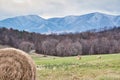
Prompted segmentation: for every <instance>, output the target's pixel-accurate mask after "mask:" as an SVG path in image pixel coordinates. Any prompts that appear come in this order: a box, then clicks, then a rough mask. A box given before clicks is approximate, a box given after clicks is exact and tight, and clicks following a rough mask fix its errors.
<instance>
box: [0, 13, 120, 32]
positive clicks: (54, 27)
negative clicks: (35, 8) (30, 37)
mask: <svg viewBox="0 0 120 80" xmlns="http://www.w3.org/2000/svg"><path fill="white" fill-rule="evenodd" d="M0 26H1V27H7V28H13V29H18V30H26V31H29V32H37V33H62V32H73V33H74V32H82V31H87V30H92V29H101V28H104V27H113V26H120V16H119V15H118V16H115V15H107V14H103V13H98V12H95V13H90V14H85V15H81V16H66V17H62V18H50V19H43V18H41V17H39V16H37V15H27V16H18V17H13V18H8V19H5V20H2V21H0Z"/></svg>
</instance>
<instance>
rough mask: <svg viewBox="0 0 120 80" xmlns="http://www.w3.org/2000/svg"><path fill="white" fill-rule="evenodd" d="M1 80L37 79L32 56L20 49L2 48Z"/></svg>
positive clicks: (0, 58) (0, 53) (0, 61)
mask: <svg viewBox="0 0 120 80" xmlns="http://www.w3.org/2000/svg"><path fill="white" fill-rule="evenodd" d="M0 80H36V67H35V64H34V62H33V60H32V59H31V57H30V56H29V55H28V54H27V53H25V52H23V51H21V50H18V49H14V48H5V49H0Z"/></svg>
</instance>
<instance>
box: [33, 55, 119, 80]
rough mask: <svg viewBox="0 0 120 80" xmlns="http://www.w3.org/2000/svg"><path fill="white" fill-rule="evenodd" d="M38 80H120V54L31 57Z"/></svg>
mask: <svg viewBox="0 0 120 80" xmlns="http://www.w3.org/2000/svg"><path fill="white" fill-rule="evenodd" d="M31 56H32V58H33V59H34V61H35V63H36V65H37V78H38V80H120V54H106V55H100V56H101V59H98V58H97V56H98V55H89V56H82V58H81V60H78V59H77V57H76V56H75V57H53V56H51V57H40V56H38V55H31Z"/></svg>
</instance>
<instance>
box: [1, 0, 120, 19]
mask: <svg viewBox="0 0 120 80" xmlns="http://www.w3.org/2000/svg"><path fill="white" fill-rule="evenodd" d="M91 12H103V13H109V14H115V15H116V14H118V15H120V0H0V19H5V18H8V17H14V16H20V15H34V14H35V15H39V16H41V17H43V18H51V17H62V16H67V15H82V14H86V13H91Z"/></svg>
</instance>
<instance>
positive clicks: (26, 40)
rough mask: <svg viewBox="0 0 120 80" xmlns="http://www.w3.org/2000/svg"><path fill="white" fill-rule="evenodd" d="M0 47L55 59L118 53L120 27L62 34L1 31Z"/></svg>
mask: <svg viewBox="0 0 120 80" xmlns="http://www.w3.org/2000/svg"><path fill="white" fill-rule="evenodd" d="M0 44H2V45H9V46H12V47H15V48H19V49H22V50H24V51H26V52H29V51H31V50H35V51H36V52H37V53H38V54H44V55H54V56H75V55H92V54H111V53H119V52H120V27H114V28H111V29H108V30H106V29H105V30H103V31H86V32H82V33H74V34H73V33H69V34H59V35H58V34H50V35H45V34H39V33H29V32H26V31H18V30H14V29H12V28H11V29H7V28H0Z"/></svg>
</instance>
